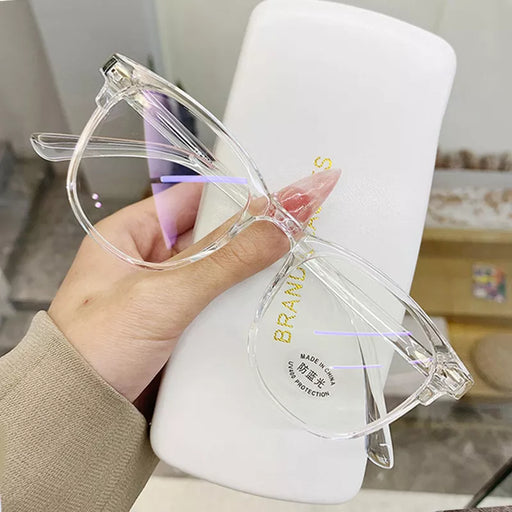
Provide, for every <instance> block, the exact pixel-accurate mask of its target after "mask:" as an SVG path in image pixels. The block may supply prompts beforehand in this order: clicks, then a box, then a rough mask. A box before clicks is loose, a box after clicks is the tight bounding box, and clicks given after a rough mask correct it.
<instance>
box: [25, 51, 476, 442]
mask: <svg viewBox="0 0 512 512" xmlns="http://www.w3.org/2000/svg"><path fill="white" fill-rule="evenodd" d="M102 72H103V75H104V77H105V84H104V86H103V88H102V90H101V91H100V93H99V95H98V96H97V98H96V103H97V108H96V110H95V111H94V113H93V114H92V117H91V118H90V120H89V121H88V123H87V124H86V126H85V128H84V130H83V132H82V134H81V135H80V136H79V137H76V136H72V135H59V134H35V135H33V137H32V142H33V145H34V148H35V149H36V151H37V152H38V153H39V154H40V155H41V156H43V157H44V158H47V159H50V160H67V159H71V161H70V164H69V171H68V178H67V191H68V195H69V200H70V203H71V207H72V209H73V211H74V213H75V215H76V217H77V218H78V220H79V222H80V224H81V225H82V226H83V228H84V229H85V231H86V232H87V233H88V234H89V235H90V236H92V237H93V238H94V239H95V240H96V241H97V242H98V243H99V244H100V245H101V246H102V247H103V248H105V249H106V250H108V251H110V252H112V253H113V254H115V255H116V256H118V257H119V258H121V259H123V260H125V261H127V262H129V263H131V264H135V265H138V266H140V267H144V268H147V269H156V270H158V269H171V268H176V267H179V266H182V265H186V264H188V263H191V262H193V261H196V260H198V259H200V258H203V257H205V256H207V255H208V254H210V253H211V252H212V251H215V250H217V249H219V248H220V247H222V246H223V245H225V244H226V243H227V242H229V240H230V239H232V238H233V237H235V236H236V235H237V233H239V232H240V231H241V230H243V229H245V228H246V227H248V226H249V225H251V224H252V223H253V222H255V221H257V220H266V221H270V222H272V223H274V224H275V225H276V226H278V227H279V228H280V229H281V230H282V231H283V232H284V233H285V234H286V235H287V236H288V239H289V241H290V251H289V253H288V254H287V256H286V257H285V258H284V263H283V264H282V266H281V268H280V270H279V272H278V273H277V275H276V276H275V278H274V279H273V280H272V282H271V283H270V284H269V286H268V288H267V290H266V292H265V294H264V295H263V297H262V299H261V302H260V304H259V307H258V309H257V311H256V313H255V317H254V321H253V323H252V325H251V326H250V329H249V357H250V360H251V363H252V364H253V366H254V368H255V370H256V373H257V375H258V377H259V380H260V381H261V383H262V385H263V389H264V390H265V391H266V392H267V393H268V395H269V396H270V397H271V398H272V399H273V401H274V402H275V403H276V404H277V405H278V406H279V407H280V408H281V410H282V411H283V412H284V413H286V414H287V415H288V417H289V418H291V419H292V420H294V421H295V422H298V423H299V424H300V425H302V426H303V427H304V428H306V429H307V430H308V431H310V432H312V433H313V434H316V435H318V436H322V437H326V438H330V439H343V438H345V439H348V438H355V437H359V436H364V435H369V434H371V433H375V432H377V431H379V430H381V429H383V428H384V427H386V425H388V424H389V423H390V422H392V421H394V420H396V419H397V418H399V417H400V416H402V415H403V414H405V413H406V412H407V411H409V410H410V409H412V408H413V407H415V406H416V405H418V404H422V405H428V404H430V403H431V402H432V401H434V400H435V399H437V398H439V397H440V396H443V395H449V396H451V397H453V398H460V397H461V396H462V395H463V394H464V393H465V392H466V391H467V390H468V389H469V388H470V387H471V385H472V382H473V381H472V378H471V376H470V374H469V373H468V371H467V370H466V368H465V367H464V365H463V364H462V362H461V361H460V359H459V358H458V357H457V355H456V354H455V352H454V351H453V349H452V348H451V346H450V344H449V343H448V342H447V340H445V339H444V338H443V336H442V335H441V334H440V332H439V330H438V329H437V328H436V326H435V325H434V324H433V322H432V321H431V320H430V319H429V317H428V316H427V314H426V313H425V312H424V311H423V310H422V309H421V308H420V307H419V306H418V305H417V304H416V302H415V301H414V300H413V299H412V298H411V297H409V296H408V295H407V294H406V293H405V292H404V291H402V290H401V289H400V288H399V286H398V285H396V284H395V283H394V282H393V281H392V280H391V279H390V278H388V277H387V276H386V275H384V274H383V273H382V272H380V271H379V270H378V269H376V268H374V267H373V266H372V265H371V264H370V263H368V262H367V261H365V260H363V259H362V258H360V257H359V256H358V255H356V254H354V253H352V252H350V251H347V250H346V249H344V248H343V247H340V246H339V245H336V244H334V243H330V242H327V241H325V240H322V239H320V238H317V237H315V236H312V235H311V234H308V232H307V229H305V226H304V225H303V224H302V223H301V222H299V221H298V220H297V219H295V218H294V217H293V216H292V215H291V214H290V213H288V211H287V210H285V209H284V207H283V206H282V205H281V204H280V203H279V200H278V198H277V197H276V196H274V195H271V194H270V193H269V191H268V190H267V187H266V185H265V183H264V181H263V178H262V176H261V175H260V173H259V172H258V170H257V168H256V167H255V165H254V163H253V162H252V161H251V159H250V157H249V156H248V154H247V153H246V152H245V151H244V149H243V148H242V147H241V146H240V144H238V142H237V141H236V140H235V139H234V138H233V137H232V136H231V135H230V134H229V133H228V131H227V130H226V129H225V128H224V126H223V125H222V124H221V123H220V122H219V121H218V120H217V119H216V118H215V117H214V116H213V115H212V114H210V113H209V112H208V111H207V110H206V109H205V108H204V107H202V106H201V105H200V104H199V103H197V102H196V101H195V100H194V99H192V98H191V97H189V96H188V95H187V94H185V93H184V92H183V91H181V90H180V89H178V88H177V87H175V86H173V85H172V84H170V83H168V82H167V81H165V80H164V79H162V78H161V77H159V76H158V75H156V74H154V73H152V72H151V71H149V70H147V69H146V68H144V67H142V66H140V65H139V64H137V63H135V62H133V61H131V60H129V59H127V58H126V57H123V56H121V55H114V56H113V57H112V58H111V59H110V60H109V61H108V62H107V63H106V64H105V65H104V66H103V68H102ZM196 134H199V135H196ZM83 169H85V170H86V174H87V176H81V174H82V173H84V171H83ZM86 178H87V179H86ZM175 187H176V188H175ZM178 187H179V188H180V201H179V202H176V201H172V200H171V198H172V197H176V196H175V193H176V190H177V188H178ZM169 191H173V194H172V195H171V194H170V192H169ZM144 196H151V197H152V198H153V199H152V201H153V203H152V204H153V207H154V210H155V212H156V215H157V218H158V220H159V233H158V234H157V236H158V237H159V240H160V241H159V244H160V248H161V250H158V251H153V252H152V253H151V256H150V257H147V258H145V259H143V258H141V257H140V255H139V253H138V252H137V251H136V250H134V249H130V247H129V246H128V247H126V246H122V244H121V245H120V243H119V239H122V237H118V239H116V240H111V239H109V238H108V236H107V235H106V234H105V233H103V232H102V229H101V226H102V224H101V223H100V224H97V221H99V220H101V219H102V218H103V217H106V216H108V215H109V214H111V213H112V212H115V211H116V210H118V209H119V208H122V207H124V206H126V205H128V204H130V203H133V202H137V201H139V200H140V199H141V198H142V197H144ZM206 196H207V197H208V198H209V201H215V199H216V198H220V197H222V200H223V201H224V202H225V200H226V198H229V203H230V204H231V205H232V208H231V209H229V208H228V209H223V210H222V215H220V214H219V215H218V218H215V222H214V224H215V229H211V221H212V219H211V218H210V219H209V225H210V227H209V228H208V229H205V227H204V226H203V225H201V221H200V219H199V217H198V220H197V222H196V225H194V222H195V221H194V219H193V218H191V217H193V216H194V215H193V213H194V212H196V211H197V208H198V207H200V205H199V203H200V201H201V200H203V199H204V197H206ZM201 198H203V199H201ZM184 205H185V206H184ZM227 210H229V211H227ZM184 225H186V226H187V228H188V229H190V230H191V233H195V236H196V238H198V237H199V238H200V240H199V243H198V244H196V245H194V246H193V247H194V249H196V250H194V251H193V252H190V251H188V252H187V251H185V253H183V255H180V256H179V257H178V258H171V259H169V257H170V256H171V255H172V254H173V247H174V245H175V244H176V240H177V239H178V234H179V233H180V232H181V231H182V230H183V226H184ZM143 228H144V223H143V219H141V229H143ZM404 389H406V390H408V392H407V395H406V396H404Z"/></svg>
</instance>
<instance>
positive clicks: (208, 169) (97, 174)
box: [76, 90, 249, 266]
mask: <svg viewBox="0 0 512 512" xmlns="http://www.w3.org/2000/svg"><path fill="white" fill-rule="evenodd" d="M129 101H130V102H131V104H129V103H128V102H127V101H124V100H123V101H120V102H119V103H118V104H116V105H115V106H114V107H113V108H112V109H111V110H110V111H109V112H108V114H107V116H106V117H105V118H104V119H103V120H102V121H101V123H100V124H99V125H98V126H97V128H96V129H95V131H94V133H93V134H92V136H91V137H90V139H89V141H88V145H87V147H86V149H85V151H84V153H83V157H82V159H81V161H80V167H79V170H78V173H77V177H76V188H77V192H78V198H79V207H80V208H81V210H82V211H83V214H84V216H85V218H86V220H87V222H89V223H90V224H92V225H95V230H96V234H99V235H100V236H99V237H97V238H100V241H101V242H102V243H104V242H106V243H107V245H108V246H109V248H114V252H117V253H118V255H119V254H121V255H123V257H125V259H129V260H131V261H133V260H138V261H139V262H142V263H143V264H145V263H147V264H149V266H152V265H154V264H163V265H164V266H165V265H166V264H167V263H168V260H169V259H170V258H171V257H176V255H177V254H182V255H185V256H188V257H191V258H194V257H195V255H197V253H199V252H200V251H201V250H203V249H204V248H205V247H208V246H211V245H212V244H214V243H215V242H216V241H218V240H219V239H220V238H222V237H223V236H224V235H225V234H226V233H227V232H228V231H229V229H230V228H231V227H232V225H233V224H234V223H235V222H237V220H238V219H239V218H240V215H241V212H242V211H243V209H244V208H245V207H246V205H247V203H248V200H249V173H248V167H247V163H246V162H245V161H243V160H242V159H241V158H240V157H239V155H238V154H236V152H234V151H232V150H231V149H230V147H229V144H226V143H225V142H224V141H223V140H219V139H218V138H217V136H216V135H215V133H214V132H213V131H212V130H211V129H210V128H209V126H207V125H206V123H200V122H199V121H198V120H197V119H195V118H194V117H193V116H192V114H191V113H190V112H189V111H188V109H187V108H186V106H184V105H182V104H180V103H178V102H177V101H176V100H174V99H173V98H170V97H169V96H167V95H166V94H164V93H163V92H161V91H154V90H142V91H140V92H139V93H138V94H136V95H134V96H133V97H132V98H130V99H129ZM137 110H138V111H137ZM114 213H116V214H117V215H118V216H119V215H122V216H123V217H122V218H123V220H122V222H121V224H122V225H123V226H125V229H124V230H119V228H118V227H116V229H115V230H113V229H112V227H111V226H112V225H113V224H112V221H111V220H109V219H108V217H109V216H110V215H112V214H114ZM118 218H119V217H118ZM100 221H102V222H100ZM116 226H119V221H117V223H116ZM196 242H197V246H194V248H190V249H189V247H190V246H191V244H193V243H196ZM184 251H186V252H184Z"/></svg>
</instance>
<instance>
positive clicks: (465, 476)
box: [0, 176, 512, 511]
mask: <svg viewBox="0 0 512 512" xmlns="http://www.w3.org/2000/svg"><path fill="white" fill-rule="evenodd" d="M82 237H83V232H82V229H81V228H80V226H79V225H78V224H77V222H76V221H75V219H74V217H73V215H72V213H71V211H70V208H69V205H68V203H67V199H66V197H65V190H64V179H63V177H59V176H57V177H56V178H55V180H54V181H53V183H52V184H51V186H50V187H49V189H48V191H47V193H46V195H45V196H44V198H43V199H42V200H41V201H40V203H39V206H38V209H37V211H36V212H34V213H33V218H32V221H31V224H30V227H29V230H28V231H27V232H26V236H25V240H24V245H23V247H22V249H23V250H21V251H20V252H19V256H18V258H17V260H16V262H15V265H14V267H13V279H12V299H13V301H14V303H15V304H16V305H17V307H18V312H17V313H16V314H15V316H14V317H11V318H9V319H6V320H5V321H4V322H3V324H2V325H1V326H0V354H1V353H2V351H3V352H5V351H6V350H7V349H8V348H10V347H11V346H13V345H14V344H15V343H16V342H17V341H19V339H20V338H21V337H22V336H23V333H24V332H25V331H26V329H27V327H28V325H29V323H30V320H31V318H32V316H33V314H34V313H35V311H36V310H37V309H39V308H45V307H47V305H48V304H49V302H50V301H51V299H52V297H53V295H54V293H55V291H56V290H57V288H58V286H59V284H60V282H61V281H62V279H63V277H64V275H65V273H66V272H67V269H68V268H69V266H70V264H71V262H72V260H73V256H74V254H75V252H76V250H77V248H78V246H79V244H80V241H81V239H82ZM392 435H393V441H394V449H395V468H394V469H391V470H388V471H384V470H381V469H378V468H376V467H375V466H373V465H371V464H369V465H368V470H367V474H366V478H365V481H364V487H365V488H366V489H381V490H384V489H385V490H397V491H416V492H434V493H449V494H466V495H470V494H473V493H474V492H476V491H477V490H478V489H479V488H480V486H481V485H482V484H483V483H484V482H485V481H486V480H487V479H488V478H489V477H490V476H491V475H492V474H493V473H494V472H495V471H496V470H497V469H498V468H499V466H500V465H501V464H503V463H504V462H505V460H506V459H507V458H509V457H512V403H503V402H495V403H485V402H480V403H471V402H462V403H460V404H458V403H453V402H441V403H438V404H435V405H432V406H430V407H428V408H423V407H421V408H418V409H416V410H415V411H413V412H411V413H409V414H408V415H407V416H406V417H405V418H404V419H402V420H400V421H397V422H396V423H395V424H394V425H393V427H392ZM159 471H160V473H159V474H168V472H167V471H166V470H165V468H164V469H162V468H160V470H159ZM169 480H170V479H169ZM186 480H187V481H188V480H189V479H186ZM155 485H156V484H155ZM158 485H159V486H160V485H161V484H160V483H159V484H158ZM169 485H171V484H169ZM172 485H174V484H172ZM191 485H192V484H191ZM193 485H200V484H193ZM155 492H156V491H155ZM230 492H231V491H230ZM497 494H500V495H502V496H512V478H510V479H509V481H508V482H505V484H504V485H502V486H501V487H500V489H499V492H498V493H497ZM235 501H236V500H235ZM511 501H512V500H511ZM233 503H235V502H233ZM237 503H238V502H237ZM240 503H241V502H240ZM209 508H210V509H211V507H209ZM233 509H234V508H233ZM135 510H137V511H139V510H145V509H142V508H136V509H135ZM155 510H156V509H155ZM158 510H167V509H166V508H161V509H158ZM181 510H185V509H181ZM187 510H189V509H188V508H187ZM190 510H192V508H191V509H190ZM194 510H195V509H194ZM198 510H199V509H198ZM223 510H227V508H226V509H224V508H223ZM276 510H277V509H276ZM283 510H285V509H283ZM286 510H287V509H286ZM311 510H316V509H311ZM330 510H331V509H330ZM347 510H349V509H347ZM350 510H352V509H350ZM353 510H363V509H353ZM411 510H412V509H411ZM415 510H420V508H417V509H415ZM421 510H423V509H421ZM425 510H427V509H425ZM429 510H435V509H433V508H431V509H429Z"/></svg>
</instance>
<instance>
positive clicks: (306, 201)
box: [274, 169, 341, 222]
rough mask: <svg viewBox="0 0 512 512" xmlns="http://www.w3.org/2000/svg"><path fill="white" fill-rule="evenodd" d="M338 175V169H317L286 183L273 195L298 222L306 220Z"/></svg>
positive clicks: (332, 185) (329, 189)
mask: <svg viewBox="0 0 512 512" xmlns="http://www.w3.org/2000/svg"><path fill="white" fill-rule="evenodd" d="M340 175H341V171H340V170H338V169H329V170H325V171H319V172H317V173H315V174H312V175H311V176H308V177H307V178H302V179H301V180H299V181H296V182H295V183H292V184H291V185H288V186H287V187H285V188H283V189H282V190H280V191H279V192H277V193H276V194H275V195H274V197H275V198H276V199H277V200H278V201H279V202H280V203H281V205H282V206H283V207H284V208H285V209H286V210H287V211H288V212H289V213H291V214H292V215H293V216H294V217H295V218H296V219H297V220H298V221H299V222H306V221H307V220H309V218H310V217H311V216H312V215H313V213H315V211H316V210H318V208H319V207H320V205H321V204H322V203H323V202H324V201H325V199H326V198H327V196H328V195H329V194H330V193H331V191H332V189H333V188H334V186H335V185H336V183H337V182H338V179H339V177H340Z"/></svg>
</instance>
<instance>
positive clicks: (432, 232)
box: [423, 219, 512, 244]
mask: <svg viewBox="0 0 512 512" xmlns="http://www.w3.org/2000/svg"><path fill="white" fill-rule="evenodd" d="M510 225H511V227H512V219H511V220H510ZM423 242H448V243H479V244H489V243H491V244H512V229H511V230H507V231H505V230H498V229H487V230H483V229H459V228H457V229H448V228H425V231H424V232H423Z"/></svg>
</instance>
